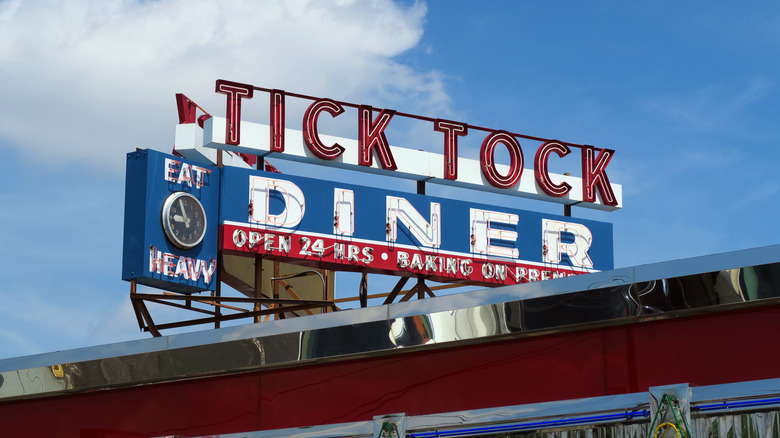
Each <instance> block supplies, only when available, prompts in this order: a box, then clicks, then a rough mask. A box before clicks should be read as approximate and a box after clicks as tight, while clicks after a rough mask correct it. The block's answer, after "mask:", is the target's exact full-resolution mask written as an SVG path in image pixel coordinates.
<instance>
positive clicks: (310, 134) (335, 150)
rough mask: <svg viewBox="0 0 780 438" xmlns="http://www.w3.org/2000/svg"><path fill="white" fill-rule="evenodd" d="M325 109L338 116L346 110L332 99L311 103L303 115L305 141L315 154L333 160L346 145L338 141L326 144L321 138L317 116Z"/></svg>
mask: <svg viewBox="0 0 780 438" xmlns="http://www.w3.org/2000/svg"><path fill="white" fill-rule="evenodd" d="M323 111H325V112H327V113H328V114H330V115H331V116H333V117H336V116H337V115H339V114H341V113H343V112H344V108H343V107H342V106H341V105H339V104H338V103H336V102H334V101H332V100H330V99H320V100H317V101H315V102H314V103H313V104H311V105H310V106H309V108H307V109H306V113H305V114H304V115H303V141H304V143H306V146H308V147H309V150H311V151H312V153H314V155H316V156H318V157H319V158H322V159H323V160H332V159H334V158H336V157H338V156H339V155H341V154H342V153H343V152H344V147H343V146H341V145H340V144H338V143H334V144H333V145H332V146H325V145H324V144H323V143H322V140H320V136H319V134H318V133H317V118H319V116H320V113H321V112H323Z"/></svg>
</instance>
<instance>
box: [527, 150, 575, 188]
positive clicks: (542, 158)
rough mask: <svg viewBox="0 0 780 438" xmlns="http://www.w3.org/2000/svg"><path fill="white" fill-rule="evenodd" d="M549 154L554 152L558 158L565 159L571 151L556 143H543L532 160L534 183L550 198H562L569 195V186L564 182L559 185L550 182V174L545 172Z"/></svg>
mask: <svg viewBox="0 0 780 438" xmlns="http://www.w3.org/2000/svg"><path fill="white" fill-rule="evenodd" d="M550 152H555V153H556V154H558V156H559V157H565V156H566V155H569V152H571V149H569V147H568V146H566V145H564V144H561V143H558V142H557V141H554V140H553V141H548V142H545V143H544V144H543V145H542V146H540V147H539V149H538V150H537V151H536V158H534V175H535V176H536V183H537V184H539V188H540V189H542V191H543V192H544V193H547V194H548V195H550V196H559V197H560V196H564V195H565V194H567V193H569V190H571V186H570V185H569V184H567V183H566V182H563V183H561V184H555V183H554V182H552V180H550V173H549V172H548V171H547V159H549V158H550Z"/></svg>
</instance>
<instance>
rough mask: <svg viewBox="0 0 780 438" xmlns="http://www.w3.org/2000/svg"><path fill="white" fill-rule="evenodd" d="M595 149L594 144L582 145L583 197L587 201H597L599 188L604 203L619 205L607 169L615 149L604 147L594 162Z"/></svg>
mask: <svg viewBox="0 0 780 438" xmlns="http://www.w3.org/2000/svg"><path fill="white" fill-rule="evenodd" d="M595 150H596V148H594V147H593V146H583V147H582V198H583V199H584V200H585V201H587V202H596V190H598V191H599V194H600V195H601V201H602V202H604V204H606V205H617V199H615V193H614V192H612V186H611V185H610V184H609V178H607V172H606V171H605V169H606V168H607V164H609V160H611V159H612V155H613V154H614V153H615V151H613V150H611V149H602V150H601V152H599V156H598V157H597V158H596V162H595V163H594V162H593V156H594V154H595Z"/></svg>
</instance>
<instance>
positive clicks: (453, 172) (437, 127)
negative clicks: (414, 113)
mask: <svg viewBox="0 0 780 438" xmlns="http://www.w3.org/2000/svg"><path fill="white" fill-rule="evenodd" d="M433 130H434V131H437V132H443V133H444V179H458V137H459V136H463V137H465V136H466V135H468V133H469V128H468V125H466V124H465V123H458V122H450V121H449V120H442V119H436V121H435V122H433Z"/></svg>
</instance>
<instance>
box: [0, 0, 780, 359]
mask: <svg viewBox="0 0 780 438" xmlns="http://www.w3.org/2000/svg"><path fill="white" fill-rule="evenodd" d="M778 53H780V4H778V3H777V2H771V1H756V2H748V3H744V2H743V3H742V4H739V5H737V4H735V3H734V2H727V1H707V2H704V1H693V2H671V1H658V2H647V3H636V2H618V1H593V2H577V1H559V2H531V1H523V2H510V1H494V2H467V1H432V2H427V3H422V2H417V3H414V2H408V1H404V2H399V3H393V2H390V1H386V0H385V1H380V0H377V1H374V2H351V1H332V2H330V1H318V2H303V1H288V2H283V1H265V2H256V3H252V4H251V6H247V5H245V4H243V3H241V2H216V1H215V2H207V1H183V0H178V1H177V0H159V1H156V2H133V1H118V0H107V1H103V2H99V3H97V4H94V3H89V2H80V1H74V2H67V4H65V5H63V4H61V2H53V1H52V2H46V1H37V2H22V1H14V0H0V65H2V68H0V115H1V116H2V117H0V154H2V157H3V161H2V162H3V163H4V171H3V172H2V173H1V174H0V201H2V202H0V249H2V251H0V300H2V303H3V304H2V309H3V310H2V312H0V316H1V317H2V318H1V319H0V358H2V357H14V356H20V355H27V354H35V353H41V352H46V351H54V350H62V349H69V348H77V347H82V346H88V345H95V344H101V343H108V342H117V341H123V340H129V339H138V338H144V337H148V336H149V335H148V334H144V333H140V332H139V331H138V327H137V325H136V323H135V319H134V316H133V313H132V309H131V308H130V304H129V300H128V285H127V283H125V282H123V281H122V280H121V279H120V269H121V252H122V221H123V197H124V184H125V182H124V161H125V154H126V153H127V152H130V151H132V150H134V149H135V148H136V147H141V148H145V147H150V148H153V149H157V150H161V151H169V150H170V149H171V146H172V143H173V132H174V125H175V124H176V122H177V116H176V108H175V103H174V94H175V93H177V92H183V93H185V94H187V95H188V96H189V97H191V98H193V99H194V100H195V101H197V102H198V103H199V104H201V105H202V106H204V107H205V108H207V109H208V110H209V111H210V112H212V113H215V114H218V115H222V114H224V97H223V96H221V95H216V94H215V93H214V92H213V90H214V81H215V80H216V79H219V78H222V79H228V80H234V81H238V82H246V83H250V84H253V85H257V86H262V87H269V88H280V89H284V90H287V91H292V92H298V93H303V94H309V95H315V96H322V97H332V98H334V99H338V100H344V101H350V102H356V103H365V104H370V105H372V106H374V107H376V108H392V109H396V110H399V111H404V112H408V113H415V114H421V115H426V116H431V117H441V118H449V119H454V120H458V121H463V122H466V123H470V124H473V125H479V126H487V127H492V128H496V129H506V130H509V131H514V132H522V133H525V134H529V135H534V136H539V137H545V138H557V139H560V140H564V141H568V142H572V143H580V144H592V145H595V146H597V147H608V148H611V149H614V150H615V151H616V153H615V158H614V159H613V160H612V162H611V163H610V165H609V168H608V174H609V176H610V179H611V181H612V182H614V183H619V184H622V185H623V203H624V208H623V209H622V210H620V211H617V212H612V213H606V212H599V211H591V210H586V209H578V208H575V209H574V216H579V217H586V218H589V219H595V220H600V221H605V222H611V223H613V224H614V240H615V250H614V254H615V264H616V266H617V267H623V266H633V265H638V264H645V263H652V262H658V261H666V260H673V259H679V258H685V257H691V256H697V255H705V254H712V253H718V252H725V251H731V250H737V249H744V248H751V247H757V246H764V245H769V244H776V243H780V237H778V236H777V234H776V233H775V232H774V230H775V226H774V224H775V222H776V220H775V219H774V218H776V217H778V215H779V214H780V206H778V203H777V202H775V201H776V200H777V199H778V196H779V195H780V194H779V193H778V192H780V178H779V177H778V176H777V170H776V168H777V164H778V163H780V147H778V146H780V123H779V122H780V79H778V78H780V74H778V73H780V56H778ZM422 141H426V140H422ZM439 141H440V140H439ZM438 145H439V143H438V142H437V143H436V146H437V147H438ZM464 149H465V150H464V151H463V152H462V153H463V154H469V153H471V154H474V156H476V151H475V148H474V147H468V146H466V147H464ZM526 153H528V152H526ZM275 164H278V165H279V167H280V168H281V169H282V170H283V171H285V172H288V173H293V172H296V171H300V170H296V168H295V167H294V166H289V167H285V166H286V165H285V164H283V163H275ZM355 182H357V183H360V182H361V180H360V179H359V178H358V179H357V180H356V181H355ZM443 194H446V193H443ZM462 196H463V197H464V198H467V199H469V198H472V199H476V197H477V195H474V194H463V195H462ZM480 201H481V202H485V201H484V199H482V198H480ZM489 201H490V202H500V203H503V202H516V201H515V200H513V199H510V200H506V199H503V198H498V197H492V198H489ZM518 208H525V209H534V210H540V211H549V212H554V213H561V207H560V206H558V205H552V204H545V203H539V202H535V203H534V202H518ZM349 281H350V280H345V282H344V284H345V287H349V288H351V289H354V287H353V286H352V285H350V284H349ZM384 291H385V290H380V291H377V292H384Z"/></svg>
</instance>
